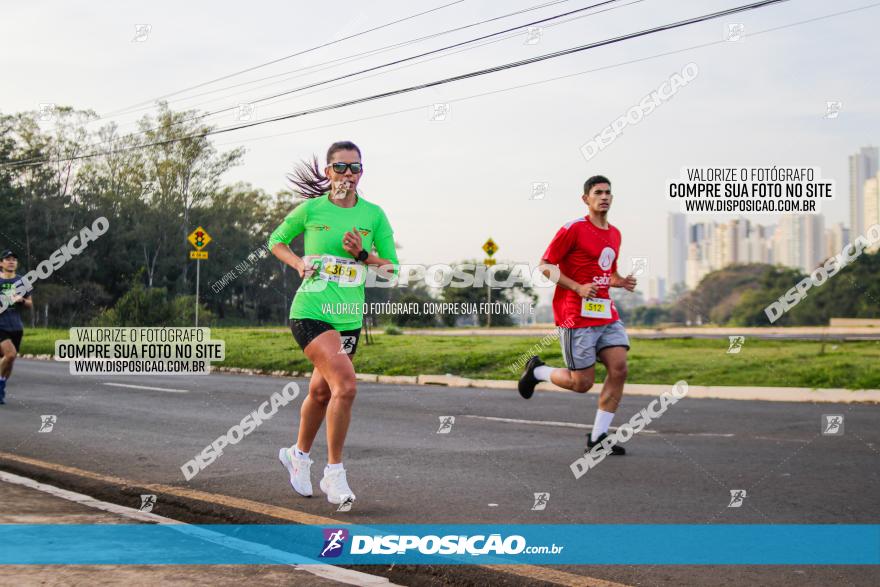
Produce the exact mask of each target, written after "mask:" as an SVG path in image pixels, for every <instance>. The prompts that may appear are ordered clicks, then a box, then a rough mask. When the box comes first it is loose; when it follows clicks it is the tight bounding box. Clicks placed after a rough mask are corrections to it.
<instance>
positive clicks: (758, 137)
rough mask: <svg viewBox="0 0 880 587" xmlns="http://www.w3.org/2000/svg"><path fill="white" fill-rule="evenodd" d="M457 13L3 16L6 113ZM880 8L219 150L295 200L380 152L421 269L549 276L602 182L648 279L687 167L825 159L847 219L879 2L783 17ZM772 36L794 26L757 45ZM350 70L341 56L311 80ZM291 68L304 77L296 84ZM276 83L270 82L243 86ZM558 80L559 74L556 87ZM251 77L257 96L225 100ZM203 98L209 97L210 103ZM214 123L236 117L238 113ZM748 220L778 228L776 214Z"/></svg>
mask: <svg viewBox="0 0 880 587" xmlns="http://www.w3.org/2000/svg"><path fill="white" fill-rule="evenodd" d="M453 1H454V0H435V1H433V2H399V1H390V0H379V1H376V2H371V3H369V4H366V3H358V2H348V1H338V2H335V3H333V5H332V10H331V9H327V8H326V6H327V5H326V4H321V3H305V2H287V3H278V2H265V1H260V0H252V1H250V2H247V3H241V2H228V1H223V0H221V1H215V2H210V3H208V2H166V1H161V0H159V1H153V2H149V3H146V2H140V3H120V2H113V3H111V2H90V3H63V2H38V1H35V2H28V3H16V4H14V5H7V6H5V7H4V18H3V20H2V21H0V65H2V71H3V72H4V75H3V85H2V89H0V111H2V112H3V113H11V112H16V111H21V110H35V109H38V108H39V104H41V103H54V104H58V105H68V106H73V107H75V108H82V109H92V110H94V111H95V112H97V113H98V114H99V116H102V117H104V116H107V115H108V114H110V113H114V112H116V111H119V110H121V109H123V108H127V107H129V106H131V105H134V104H141V103H144V102H146V103H147V104H150V103H151V101H154V100H155V99H156V98H158V97H161V96H164V95H166V94H169V93H172V92H176V91H178V90H181V89H185V88H188V87H191V86H193V85H196V84H200V83H202V82H206V81H209V80H213V79H215V78H218V77H221V76H226V75H229V74H232V73H235V72H238V71H240V70H242V69H246V68H250V67H252V66H255V65H259V64H262V63H265V62H268V61H271V60H275V59H279V58H282V57H284V56H287V55H290V54H293V53H296V52H300V51H303V50H306V49H309V48H311V47H314V46H316V45H320V44H324V43H328V42H331V41H334V40H338V39H341V38H343V37H345V36H347V35H351V34H354V33H358V32H361V31H364V30H367V29H370V28H373V27H376V26H379V25H382V24H384V23H388V22H391V21H394V20H397V19H401V18H405V17H407V16H410V15H413V14H415V13H418V12H422V11H426V10H430V9H432V8H436V7H438V6H442V5H444V4H449V3H450V2H453ZM595 3H596V2H589V3H588V2H573V1H569V2H558V3H555V4H554V5H552V6H545V7H543V8H541V9H539V10H535V11H532V12H528V13H524V14H520V15H517V16H514V17H510V18H506V19H500V20H497V21H495V22H491V23H487V24H483V25H480V26H477V27H472V28H468V29H466V30H463V31H459V32H457V33H453V34H448V35H443V36H438V37H436V38H433V39H430V40H425V41H422V42H419V43H413V44H409V45H406V46H402V47H398V48H396V49H394V50H390V51H385V52H381V53H376V54H370V55H364V54H365V52H368V51H372V50H374V49H377V48H381V47H385V46H386V45H392V44H395V43H400V42H403V41H408V40H410V39H414V38H418V37H422V36H425V35H429V34H433V33H437V32H440V31H445V30H448V29H451V28H455V27H460V26H464V25H467V24H471V23H474V22H477V21H480V20H484V19H488V18H493V17H497V16H500V15H502V14H506V13H510V12H514V11H516V10H522V9H526V8H529V7H532V6H536V5H538V4H539V3H538V2H537V1H536V0H532V2H531V3H530V2H527V1H516V2H505V3H503V4H502V3H497V2H494V3H493V2H488V1H482V2H480V1H476V0H463V1H461V2H457V3H455V4H453V5H452V6H448V7H445V8H442V9H440V10H436V11H433V12H431V13H430V14H426V15H423V16H420V17H418V18H414V19H411V20H407V21H406V22H402V23H399V24H396V25H393V26H390V27H387V28H383V29H381V30H378V31H375V32H371V33H368V34H364V35H360V36H357V37H356V38H353V39H348V40H342V41H340V42H338V43H335V44H333V45H331V46H328V47H325V48H322V49H319V50H315V51H310V52H306V53H303V54H302V55H299V56H296V57H293V58H290V59H284V60H281V61H279V62H278V63H275V64H273V65H270V66H268V67H262V68H259V69H256V70H254V71H251V72H249V73H246V74H243V75H237V76H234V77H231V78H229V79H226V80H223V81H222V82H218V83H215V84H212V85H208V86H204V87H201V88H199V89H196V90H190V91H189V92H186V93H182V94H176V95H174V96H171V97H169V98H168V99H169V102H170V105H171V107H172V108H174V109H184V108H198V109H200V110H202V111H213V110H217V109H221V108H226V107H230V106H237V105H238V104H239V103H247V102H249V101H251V100H254V99H257V98H260V97H264V96H267V95H271V94H273V93H277V92H281V91H285V90H290V89H294V88H297V87H299V86H302V85H306V84H308V83H314V82H318V81H323V80H327V79H330V78H332V77H336V76H339V75H343V74H346V73H349V72H352V71H357V70H360V69H364V68H367V67H372V66H376V65H380V64H384V63H388V62H390V61H393V60H396V59H401V58H404V57H407V56H410V55H414V54H418V53H421V52H424V51H429V50H431V49H435V48H439V47H443V46H446V45H450V44H453V43H457V42H461V41H465V40H468V39H472V38H475V37H478V36H481V35H485V34H489V33H493V32H496V31H500V30H504V29H506V28H510V27H513V26H517V25H521V24H525V23H529V22H532V21H535V20H538V19H542V18H548V17H550V16H554V15H557V14H561V13H563V12H567V11H571V10H575V9H578V8H582V7H584V6H589V5H591V4H595ZM746 3H747V2H746V0H735V1H730V0H723V1H722V0H704V1H696V0H664V1H661V0H641V1H633V0H625V1H621V2H614V3H610V4H608V5H605V6H603V7H602V8H597V9H596V10H604V11H603V12H601V13H599V14H593V15H590V16H586V17H584V16H583V14H584V13H580V14H578V15H574V16H581V17H580V18H571V17H569V18H571V19H570V20H569V21H567V22H562V21H559V20H557V21H550V22H547V23H544V24H543V25H542V29H541V31H540V37H539V39H538V41H537V42H529V39H530V38H531V40H532V41H534V39H535V33H532V36H531V37H529V33H527V32H525V31H520V32H516V33H513V34H510V35H509V38H506V39H501V40H496V41H495V42H492V43H487V44H483V45H482V46H473V45H468V46H466V47H463V48H460V49H457V50H455V51H456V52H451V53H448V54H443V56H442V57H437V56H432V57H433V58H432V59H430V60H426V61H422V62H420V63H417V64H406V65H407V66H405V67H403V66H401V65H397V66H394V67H391V68H385V69H382V70H378V71H376V72H373V73H370V74H367V75H366V76H361V77H356V78H352V79H349V80H344V83H343V82H334V83H331V84H326V85H323V86H321V87H317V88H313V89H310V90H305V91H301V92H298V93H294V94H291V95H288V96H285V97H283V98H278V99H274V100H269V101H266V102H263V103H259V104H257V105H256V106H255V110H254V112H253V114H252V116H253V119H264V118H268V117H271V116H275V115H279V114H284V113H290V112H297V111H300V110H304V109H308V108H313V107H317V106H321V105H326V104H331V103H336V102H340V101H344V100H349V99H353V98H357V97H362V96H367V95H371V94H376V93H380V92H386V91H390V90H393V89H398V88H403V87H407V86H411V85H415V84H419V83H424V82H428V81H433V80H437V79H442V78H445V77H450V76H453V75H458V74H461V73H466V72H470V71H474V70H478V69H483V68H486V67H492V66H494V65H498V64H501V63H508V62H513V61H518V60H521V59H526V58H529V57H534V56H538V55H543V54H546V53H551V52H553V51H558V50H561V49H566V48H569V47H575V46H580V45H585V44H588V43H591V42H595V41H599V40H603V39H608V38H612V37H615V36H618V35H623V34H626V33H630V32H635V31H638V30H642V29H646V28H650V27H653V26H657V25H661V24H666V23H670V22H674V21H677V20H681V19H684V18H689V17H693V16H699V15H702V14H706V13H709V12H714V11H717V10H723V9H726V8H730V7H733V6H737V5H740V4H746ZM870 5H871V2H870V1H869V0H858V1H851V0H841V1H838V2H834V3H828V2H822V1H815V0H789V1H788V2H783V3H780V4H776V5H771V6H769V7H766V8H761V9H758V10H754V11H751V12H747V13H744V14H737V15H733V16H727V17H722V18H720V19H717V20H712V21H708V22H704V23H699V24H695V25H692V26H689V27H685V28H680V29H675V30H671V31H664V32H661V33H658V34H654V35H650V36H646V37H641V38H637V39H632V40H627V41H624V42H621V43H617V44H612V45H609V46H604V47H599V48H596V49H591V50H588V51H583V52H579V53H576V54H573V55H568V56H564V57H559V58H556V59H551V60H548V61H544V62H541V63H536V64H530V65H526V66H523V67H519V68H515V69H512V70H508V71H502V72H497V73H493V74H490V75H485V76H481V77H478V78H475V79H469V80H464V81H459V82H455V83H450V84H446V85H443V86H438V87H434V88H429V89H424V90H419V91H416V92H412V93H408V94H403V95H400V96H394V97H391V98H387V99H382V100H377V101H373V102H369V103H366V104H360V105H354V106H349V107H344V108H340V109H336V110H332V111H328V112H322V113H317V114H313V115H308V116H304V117H300V118H296V119H292V120H286V121H281V122H275V123H270V124H265V125H261V126H258V127H255V128H251V129H245V130H240V131H236V132H232V133H224V134H221V135H218V136H216V137H215V144H216V145H218V147H219V148H220V149H231V148H233V147H236V146H243V147H245V148H246V154H245V156H244V158H243V162H242V164H241V165H240V166H238V167H236V168H234V169H233V170H231V171H230V172H229V173H228V175H227V176H226V177H225V181H227V182H235V181H244V182H248V183H250V184H252V185H254V186H255V187H259V188H262V189H264V190H266V191H267V192H269V193H277V192H278V191H280V190H282V189H284V188H286V187H287V182H286V179H285V176H286V174H287V173H288V172H290V170H291V169H292V167H293V165H294V164H295V163H296V162H297V161H300V160H302V159H304V158H309V157H311V155H312V154H316V155H318V156H319V158H320V159H323V156H324V153H325V152H326V149H327V147H328V146H329V145H330V143H332V142H334V141H337V140H352V141H354V142H355V143H357V144H358V145H359V146H360V147H361V149H362V150H363V154H364V157H363V160H364V165H365V175H364V177H363V180H362V183H361V187H362V189H363V193H364V197H365V198H367V199H368V200H371V201H373V202H375V203H377V204H379V205H381V206H382V207H383V208H384V209H385V211H386V214H387V215H388V217H389V219H390V221H391V223H392V226H393V227H394V230H395V238H396V240H397V242H398V243H399V245H400V247H401V249H400V251H399V256H400V260H401V262H405V263H441V262H452V261H455V260H460V259H465V258H482V257H483V253H482V251H481V249H480V247H481V245H482V244H483V242H484V241H485V240H486V239H487V238H488V237H490V236H491V237H492V238H493V239H494V241H495V242H496V243H497V244H498V246H499V251H498V253H496V255H495V256H496V258H497V259H499V260H502V261H515V262H529V263H535V262H537V260H538V259H540V256H541V254H542V253H543V252H544V250H545V248H546V246H547V244H548V243H549V241H550V239H551V238H552V236H553V234H554V233H555V232H556V231H557V230H558V228H559V227H560V226H561V225H562V224H564V223H565V222H567V221H569V220H571V219H574V218H576V217H578V216H582V215H583V214H584V213H585V206H584V204H583V203H582V202H581V199H580V194H581V193H582V185H583V182H584V180H586V178H587V177H589V176H591V175H595V174H603V175H606V176H608V177H609V178H611V181H612V186H613V191H614V194H615V201H614V204H613V206H612V209H611V212H610V216H609V219H610V221H611V223H612V224H614V225H615V226H617V227H618V228H619V229H620V230H621V232H622V234H623V244H622V247H621V251H620V259H621V261H622V262H624V263H626V262H627V259H629V258H631V257H634V256H638V257H647V258H648V272H647V273H646V274H645V275H644V276H643V278H642V279H643V280H644V279H645V278H646V277H650V276H661V277H665V275H666V252H667V251H666V240H667V239H666V217H667V213H668V212H671V211H676V210H677V205H676V204H674V203H672V202H670V201H668V200H667V198H666V197H665V186H666V182H667V180H670V179H674V178H677V177H678V176H679V170H680V169H681V168H682V167H685V166H700V165H703V166H719V167H732V166H750V165H754V166H764V167H772V166H774V165H776V166H784V165H791V166H798V167H819V168H821V170H822V175H823V177H826V178H831V179H833V180H834V181H835V183H836V187H837V196H836V198H835V199H834V200H833V201H830V202H825V203H824V204H823V208H822V212H823V214H824V216H825V221H826V226H829V225H830V224H832V223H836V222H840V221H843V222H844V223H847V224H848V218H849V201H848V189H849V188H848V175H847V174H848V170H847V156H848V155H849V154H851V153H854V152H856V151H857V150H858V149H859V148H860V147H862V146H865V145H872V144H873V145H876V144H877V143H878V142H880V117H878V116H877V115H878V111H880V100H878V96H880V76H878V75H877V72H878V60H877V56H878V55H880V36H878V35H877V32H876V29H877V27H876V23H877V22H878V17H880V3H877V4H875V5H874V6H875V7H871V8H867V9H865V10H860V11H857V12H854V13H850V14H843V15H839V16H835V17H832V18H827V19H820V20H815V21H813V22H808V23H805V24H800V25H797V26H787V25H790V24H793V23H797V22H800V21H806V20H811V19H816V18H819V17H822V16H825V15H828V14H831V13H836V12H843V11H847V10H852V9H856V8H860V7H864V6H870ZM596 10H594V12H595V11H596ZM730 24H741V25H743V27H744V28H743V32H744V36H743V38H742V39H741V40H739V41H736V42H731V41H725V35H726V34H727V30H728V25H730ZM136 25H148V27H149V28H148V29H145V28H144V27H141V28H140V29H138V28H136ZM779 27H783V28H779ZM768 29H778V30H772V31H770V32H765V33H762V34H758V33H760V32H761V31H767V30H768ZM696 46H701V47H696ZM694 47H696V48H694ZM462 49H466V50H462ZM334 59H338V60H340V61H338V62H336V63H334V64H330V65H322V66H321V67H320V68H314V67H313V68H312V69H311V70H306V71H302V68H304V67H307V66H315V65H316V64H324V63H326V62H328V61H331V60H334ZM688 63H694V64H696V65H697V66H698V71H699V73H698V75H697V76H696V78H695V79H694V80H693V81H692V82H691V83H689V84H688V85H687V86H685V87H683V88H681V89H680V90H679V91H678V92H677V93H676V94H675V95H674V96H673V97H672V98H671V99H670V100H668V101H667V102H665V103H663V104H662V105H661V106H659V107H658V108H657V109H655V110H654V111H653V112H652V113H651V114H650V115H649V116H647V117H645V118H643V119H642V120H641V122H639V123H638V124H636V125H632V126H629V127H627V128H626V129H625V131H624V132H623V134H621V135H620V136H618V137H617V138H616V140H615V141H614V142H613V143H612V144H611V145H610V146H608V147H607V148H606V149H604V150H603V151H602V152H601V153H599V154H598V155H596V156H595V157H593V158H591V159H590V160H587V159H585V157H584V156H583V154H582V153H581V149H580V147H581V146H582V145H583V144H584V143H585V142H587V141H588V140H590V139H591V138H592V137H593V136H594V135H596V134H598V133H599V132H600V131H601V130H602V129H603V128H604V127H606V126H607V125H609V124H610V123H611V122H612V121H613V120H615V119H616V118H618V117H619V116H621V115H622V114H624V113H625V112H626V111H627V110H628V109H629V108H630V107H631V106H634V105H636V104H638V103H639V101H640V100H641V99H642V97H644V96H645V95H646V94H648V93H649V92H651V91H652V90H654V89H656V88H657V87H658V86H659V85H660V84H661V83H662V82H664V81H665V80H667V79H668V78H669V77H670V75H672V74H673V73H675V72H680V71H681V70H682V68H683V67H684V66H685V65H686V64H688ZM284 72H291V73H288V74H286V75H278V74H282V73H284ZM583 72H586V73H583ZM577 74H580V75H577ZM267 76H274V77H272V78H271V79H267V80H264V81H260V82H255V83H245V82H253V80H257V79H261V78H265V77H267ZM294 76H298V77H294ZM552 78H563V79H557V80H555V81H545V80H551V79H552ZM542 81H545V83H538V82H542ZM235 84H244V85H240V86H239V87H236V88H232V89H222V88H225V87H227V86H231V85H235ZM268 84H271V85H268ZM256 86H263V87H256ZM515 86H525V87H518V88H516V87H515ZM218 90H219V91H218ZM203 92H211V93H208V94H206V95H202V96H193V95H194V94H198V93H203ZM187 97H189V99H186V98H187ZM828 101H839V102H842V108H841V111H840V114H839V116H838V117H837V118H834V119H828V118H826V117H825V112H826V103H827V102H828ZM434 104H448V105H449V111H448V115H447V116H446V119H445V120H431V114H432V112H433V108H434V107H433V105H434ZM148 112H151V110H150V107H149V106H148V107H147V108H146V109H142V110H139V111H135V112H129V113H123V114H115V115H113V116H109V117H108V118H106V119H104V120H102V121H99V122H98V123H96V126H97V125H100V124H104V123H106V122H108V121H109V120H111V119H112V120H114V121H115V122H117V123H118V124H119V125H120V127H121V129H122V130H125V129H128V128H133V126H134V123H135V121H136V120H137V118H139V117H140V116H142V115H143V114H145V113H148ZM207 120H208V121H209V122H212V123H213V124H216V125H218V126H226V125H231V124H234V123H236V119H235V113H234V112H226V113H223V114H220V115H217V116H214V117H211V118H208V119H207ZM544 182H546V183H547V184H548V186H549V189H548V191H547V192H546V195H545V196H544V197H543V198H541V199H534V198H532V190H533V187H532V186H533V184H535V183H544ZM724 218H728V217H717V219H724ZM696 219H697V218H695V217H692V220H696ZM750 219H752V220H754V221H757V222H759V223H762V224H772V223H774V222H775V218H774V217H773V216H770V215H764V216H750ZM206 228H208V229H209V232H210V227H206ZM640 289H641V288H640ZM542 297H544V296H542Z"/></svg>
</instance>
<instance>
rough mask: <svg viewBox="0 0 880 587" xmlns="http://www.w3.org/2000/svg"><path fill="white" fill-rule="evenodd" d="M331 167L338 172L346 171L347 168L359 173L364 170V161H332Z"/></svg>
mask: <svg viewBox="0 0 880 587" xmlns="http://www.w3.org/2000/svg"><path fill="white" fill-rule="evenodd" d="M330 167H332V168H333V171H335V172H336V173H345V170H346V169H351V172H352V173H354V174H358V173H361V172H362V171H363V170H364V165H363V163H331V164H330Z"/></svg>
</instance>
